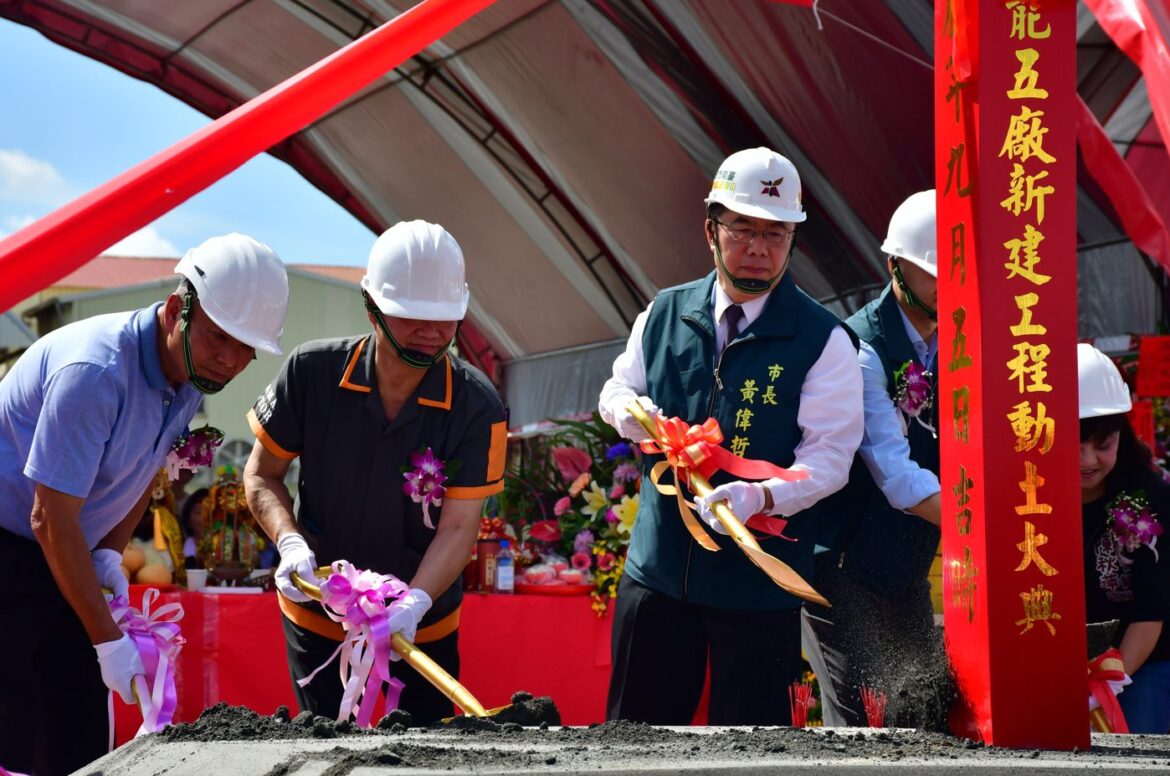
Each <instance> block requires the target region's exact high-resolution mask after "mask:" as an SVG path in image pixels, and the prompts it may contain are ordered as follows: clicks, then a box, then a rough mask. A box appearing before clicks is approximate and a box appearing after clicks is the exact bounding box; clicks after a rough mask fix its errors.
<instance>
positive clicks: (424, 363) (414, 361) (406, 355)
mask: <svg viewBox="0 0 1170 776" xmlns="http://www.w3.org/2000/svg"><path fill="white" fill-rule="evenodd" d="M362 301H363V302H364V303H365V305H366V309H367V310H368V311H369V312H370V313H371V314H372V315H373V316H374V320H375V321H376V322H377V324H378V328H379V329H381V330H382V333H383V334H385V335H386V339H388V340H389V341H390V347H392V348H394V353H395V354H396V355H397V356H398V360H399V361H401V362H402V363H404V364H406V365H407V366H409V367H411V368H412V369H430V368H431V367H432V366H434V365H435V364H437V363H439V361H441V360H442V359H443V356H445V355H447V351H448V350H450V349H451V346H452V345H454V344H455V338H454V337H452V338H451V341H450V342H448V343H447V344H446V345H444V346H443V347H442V348H440V349H439V351H438V352H437V353H435V354H434V355H433V356H432V355H428V354H426V353H424V352H422V351H421V350H414V349H413V348H404V347H402V345H400V344H399V343H398V340H396V339H395V338H394V335H393V334H391V333H390V327H389V326H387V325H386V319H385V317H384V316H383V315H382V311H381V310H379V309H378V306H377V305H376V304H374V300H372V299H370V296H369V294H367V293H366V292H365V291H362Z"/></svg>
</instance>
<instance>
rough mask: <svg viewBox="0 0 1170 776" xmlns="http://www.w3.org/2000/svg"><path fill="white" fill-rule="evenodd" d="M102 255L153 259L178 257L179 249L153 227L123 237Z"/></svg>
mask: <svg viewBox="0 0 1170 776" xmlns="http://www.w3.org/2000/svg"><path fill="white" fill-rule="evenodd" d="M102 253H108V254H112V255H114V256H150V257H154V258H161V257H168V256H178V255H179V249H178V248H176V247H175V245H174V243H172V242H171V241H170V240H168V239H167V238H165V237H163V236H162V235H161V234H159V233H158V230H157V229H155V228H154V227H153V226H146V227H143V228H142V229H139V230H138V231H137V232H135V233H134V234H132V235H130V236H129V237H125V238H123V239H121V240H119V241H118V242H116V243H114V244H113V245H111V246H110V247H109V248H107V249H106V250H104V251H102Z"/></svg>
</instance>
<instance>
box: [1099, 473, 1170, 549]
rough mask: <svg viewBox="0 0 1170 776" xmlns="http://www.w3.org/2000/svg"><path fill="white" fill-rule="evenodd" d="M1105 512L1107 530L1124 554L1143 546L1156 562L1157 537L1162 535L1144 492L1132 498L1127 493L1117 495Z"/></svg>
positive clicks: (1160, 525)
mask: <svg viewBox="0 0 1170 776" xmlns="http://www.w3.org/2000/svg"><path fill="white" fill-rule="evenodd" d="M1105 511H1106V512H1107V513H1108V515H1109V530H1110V531H1111V532H1112V533H1113V536H1114V538H1116V539H1117V543H1118V544H1119V545H1120V546H1121V547H1122V548H1123V549H1124V550H1125V551H1126V552H1133V551H1134V550H1136V549H1137V548H1138V547H1140V546H1142V545H1145V546H1146V547H1149V548H1150V551H1151V552H1152V553H1154V560H1155V561H1157V560H1158V550H1157V545H1158V537H1159V536H1161V535H1162V524H1161V523H1160V522H1158V517H1157V515H1155V514H1154V513H1153V512H1151V511H1150V504H1149V502H1148V501H1146V494H1145V492H1144V491H1140V490H1139V491H1138V492H1137V493H1134V494H1133V495H1132V496H1131V495H1130V494H1128V493H1120V494H1118V496H1117V498H1115V499H1113V501H1112V502H1110V504H1109V506H1108V507H1107V508H1106V510H1105Z"/></svg>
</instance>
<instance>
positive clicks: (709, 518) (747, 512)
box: [695, 480, 764, 536]
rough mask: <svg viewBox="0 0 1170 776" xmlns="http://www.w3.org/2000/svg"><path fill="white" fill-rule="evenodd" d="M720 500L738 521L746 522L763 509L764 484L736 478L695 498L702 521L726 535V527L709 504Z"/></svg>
mask: <svg viewBox="0 0 1170 776" xmlns="http://www.w3.org/2000/svg"><path fill="white" fill-rule="evenodd" d="M720 501H726V502H727V506H729V507H731V511H732V512H734V513H735V516H736V517H737V518H739V521H740V522H741V523H746V522H747V521H748V520H749V519H751V517H752V516H753V515H755V514H758V513H759V512H761V511H763V509H764V486H763V485H762V484H761V483H758V482H744V481H742V480H736V481H735V482H728V483H726V484H724V485H720V486H719V487H718V488H715V489H714V490H712V491H711V492H710V493H708V494H707V495H706V496H700V497H699V498H697V499H695V506H697V507H698V508H699V517H701V518H703V522H704V523H706V524H707V525H709V526H711V530H713V531H715V532H716V533H721V534H723V535H724V536H726V535H727V529H726V528H724V527H723V523H720V522H719V518H717V517H715V513H714V512H712V511H711V506H712V505H713V504H716V503H718V502H720Z"/></svg>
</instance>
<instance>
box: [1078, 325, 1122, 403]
mask: <svg viewBox="0 0 1170 776" xmlns="http://www.w3.org/2000/svg"><path fill="white" fill-rule="evenodd" d="M1077 388H1078V389H1079V390H1080V407H1081V413H1080V414H1081V418H1082V419H1084V418H1096V417H1100V416H1101V415H1119V414H1121V413H1123V412H1129V411H1130V409H1132V408H1133V402H1132V401H1131V400H1130V398H1129V387H1128V386H1126V384H1125V380H1122V379H1121V372H1119V371H1117V366H1116V364H1114V363H1113V359H1111V358H1109V356H1107V355H1105V354H1104V353H1102V352H1101V351H1099V350H1097V349H1096V348H1095V347H1093V346H1092V345H1087V344H1085V343H1083V342H1082V343H1080V344H1078V345H1077Z"/></svg>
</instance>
